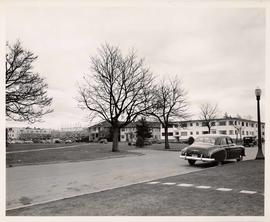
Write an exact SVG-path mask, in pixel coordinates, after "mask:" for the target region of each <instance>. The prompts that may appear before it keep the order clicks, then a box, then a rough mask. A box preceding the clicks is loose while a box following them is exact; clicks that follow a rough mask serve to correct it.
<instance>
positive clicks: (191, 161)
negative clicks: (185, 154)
mask: <svg viewBox="0 0 270 222" xmlns="http://www.w3.org/2000/svg"><path fill="white" fill-rule="evenodd" d="M195 162H196V160H188V163H189V165H190V166H193V165H194V164H195Z"/></svg>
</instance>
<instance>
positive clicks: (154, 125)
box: [90, 121, 160, 128]
mask: <svg viewBox="0 0 270 222" xmlns="http://www.w3.org/2000/svg"><path fill="white" fill-rule="evenodd" d="M120 123H122V122H120ZM138 123H139V122H138V121H136V122H132V123H129V124H128V125H126V126H125V128H136V125H137V124H138ZM147 124H148V126H149V127H150V128H160V123H159V122H148V121H147ZM90 127H91V128H93V127H105V128H107V127H111V124H110V123H109V122H107V121H102V122H100V123H97V124H95V125H92V126H90Z"/></svg>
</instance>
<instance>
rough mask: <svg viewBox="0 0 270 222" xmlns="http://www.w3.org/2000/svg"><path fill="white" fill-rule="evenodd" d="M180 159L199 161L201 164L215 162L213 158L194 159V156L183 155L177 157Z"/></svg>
mask: <svg viewBox="0 0 270 222" xmlns="http://www.w3.org/2000/svg"><path fill="white" fill-rule="evenodd" d="M179 157H180V158H181V159H185V160H200V161H203V162H212V161H215V159H213V158H203V157H194V156H186V155H185V156H184V155H180V156H179Z"/></svg>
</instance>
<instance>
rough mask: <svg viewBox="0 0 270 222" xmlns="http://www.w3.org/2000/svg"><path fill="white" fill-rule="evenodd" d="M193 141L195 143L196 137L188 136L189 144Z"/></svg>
mask: <svg viewBox="0 0 270 222" xmlns="http://www.w3.org/2000/svg"><path fill="white" fill-rule="evenodd" d="M192 143H194V138H193V137H192V136H191V137H189V138H188V144H189V145H191V144H192Z"/></svg>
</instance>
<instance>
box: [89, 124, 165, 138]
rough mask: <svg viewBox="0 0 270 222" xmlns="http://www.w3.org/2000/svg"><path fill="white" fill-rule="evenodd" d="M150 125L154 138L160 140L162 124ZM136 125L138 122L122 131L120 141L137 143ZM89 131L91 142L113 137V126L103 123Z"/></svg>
mask: <svg viewBox="0 0 270 222" xmlns="http://www.w3.org/2000/svg"><path fill="white" fill-rule="evenodd" d="M147 124H148V125H149V128H150V131H151V133H152V138H154V139H156V140H160V135H161V134H160V124H159V123H158V122H147ZM136 125H137V122H133V123H130V124H128V125H127V126H125V127H124V128H121V129H120V132H119V141H120V142H129V141H136V137H137V135H136V131H137V129H136ZM88 129H89V141H98V140H99V139H101V138H110V137H111V136H112V135H111V124H110V123H108V122H106V121H103V122H100V123H98V124H95V125H93V126H91V127H89V128H88Z"/></svg>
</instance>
